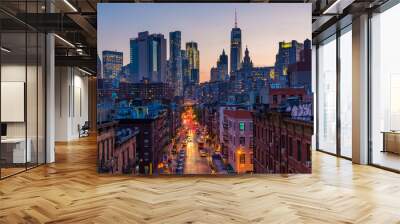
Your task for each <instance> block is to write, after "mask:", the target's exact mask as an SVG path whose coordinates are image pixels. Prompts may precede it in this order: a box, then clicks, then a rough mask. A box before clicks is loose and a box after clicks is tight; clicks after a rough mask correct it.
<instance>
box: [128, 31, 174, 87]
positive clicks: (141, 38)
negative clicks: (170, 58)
mask: <svg viewBox="0 0 400 224" xmlns="http://www.w3.org/2000/svg"><path fill="white" fill-rule="evenodd" d="M130 53H131V57H130V62H131V64H132V73H133V75H134V77H135V81H136V82H140V81H142V80H143V79H147V80H149V81H150V82H165V81H166V75H167V74H166V73H167V69H166V68H167V41H166V39H165V38H164V35H162V34H151V35H149V32H148V31H145V32H140V33H139V35H138V37H137V38H134V39H131V40H130Z"/></svg>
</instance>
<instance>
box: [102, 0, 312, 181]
mask: <svg viewBox="0 0 400 224" xmlns="http://www.w3.org/2000/svg"><path fill="white" fill-rule="evenodd" d="M311 52H312V44H311V4H267V3H251V4H250V3H249V4H247V3H246V4H243V3H241V4H233V3H232V4H231V3H223V4H222V3H218V4H216V3H186V4H182V3H179V4H178V3H168V4H156V3H153V4H145V3H143V4H139V3H138V4H136V3H125V4H112V3H102V4H99V6H98V77H97V80H98V83H97V85H98V98H97V122H98V138H97V142H98V157H97V160H98V161H97V164H98V172H100V173H110V174H130V175H185V174H210V175H214V174H216V175H221V174H226V175H228V174H247V173H311V138H312V135H313V105H312V104H313V93H312V88H311V83H312V78H311Z"/></svg>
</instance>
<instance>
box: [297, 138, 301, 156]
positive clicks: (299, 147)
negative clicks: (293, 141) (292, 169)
mask: <svg viewBox="0 0 400 224" xmlns="http://www.w3.org/2000/svg"><path fill="white" fill-rule="evenodd" d="M297 160H298V161H301V141H300V140H297Z"/></svg>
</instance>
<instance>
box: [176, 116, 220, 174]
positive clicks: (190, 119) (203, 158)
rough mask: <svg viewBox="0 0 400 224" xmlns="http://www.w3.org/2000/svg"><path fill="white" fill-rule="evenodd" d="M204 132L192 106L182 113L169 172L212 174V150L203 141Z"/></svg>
mask: <svg viewBox="0 0 400 224" xmlns="http://www.w3.org/2000/svg"><path fill="white" fill-rule="evenodd" d="M205 135H206V132H205V130H204V128H203V127H201V125H200V124H199V123H198V122H197V121H196V115H195V114H194V111H193V108H188V109H186V110H185V111H184V113H183V114H182V127H181V128H180V130H179V132H178V134H177V136H178V137H177V142H176V143H175V145H176V153H171V154H170V155H169V158H172V165H171V170H170V173H175V174H213V173H215V171H214V170H213V169H212V167H213V165H212V161H213V160H212V155H213V154H214V150H213V149H212V148H211V147H209V146H208V145H207V144H206V143H205V142H204V141H205V140H204V139H205Z"/></svg>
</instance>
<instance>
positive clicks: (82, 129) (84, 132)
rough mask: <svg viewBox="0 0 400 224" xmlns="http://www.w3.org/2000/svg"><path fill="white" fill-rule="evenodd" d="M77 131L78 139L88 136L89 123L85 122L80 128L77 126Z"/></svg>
mask: <svg viewBox="0 0 400 224" xmlns="http://www.w3.org/2000/svg"><path fill="white" fill-rule="evenodd" d="M78 129H79V138H81V137H87V136H89V129H90V125H89V121H85V123H84V124H83V125H82V127H80V125H78Z"/></svg>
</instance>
